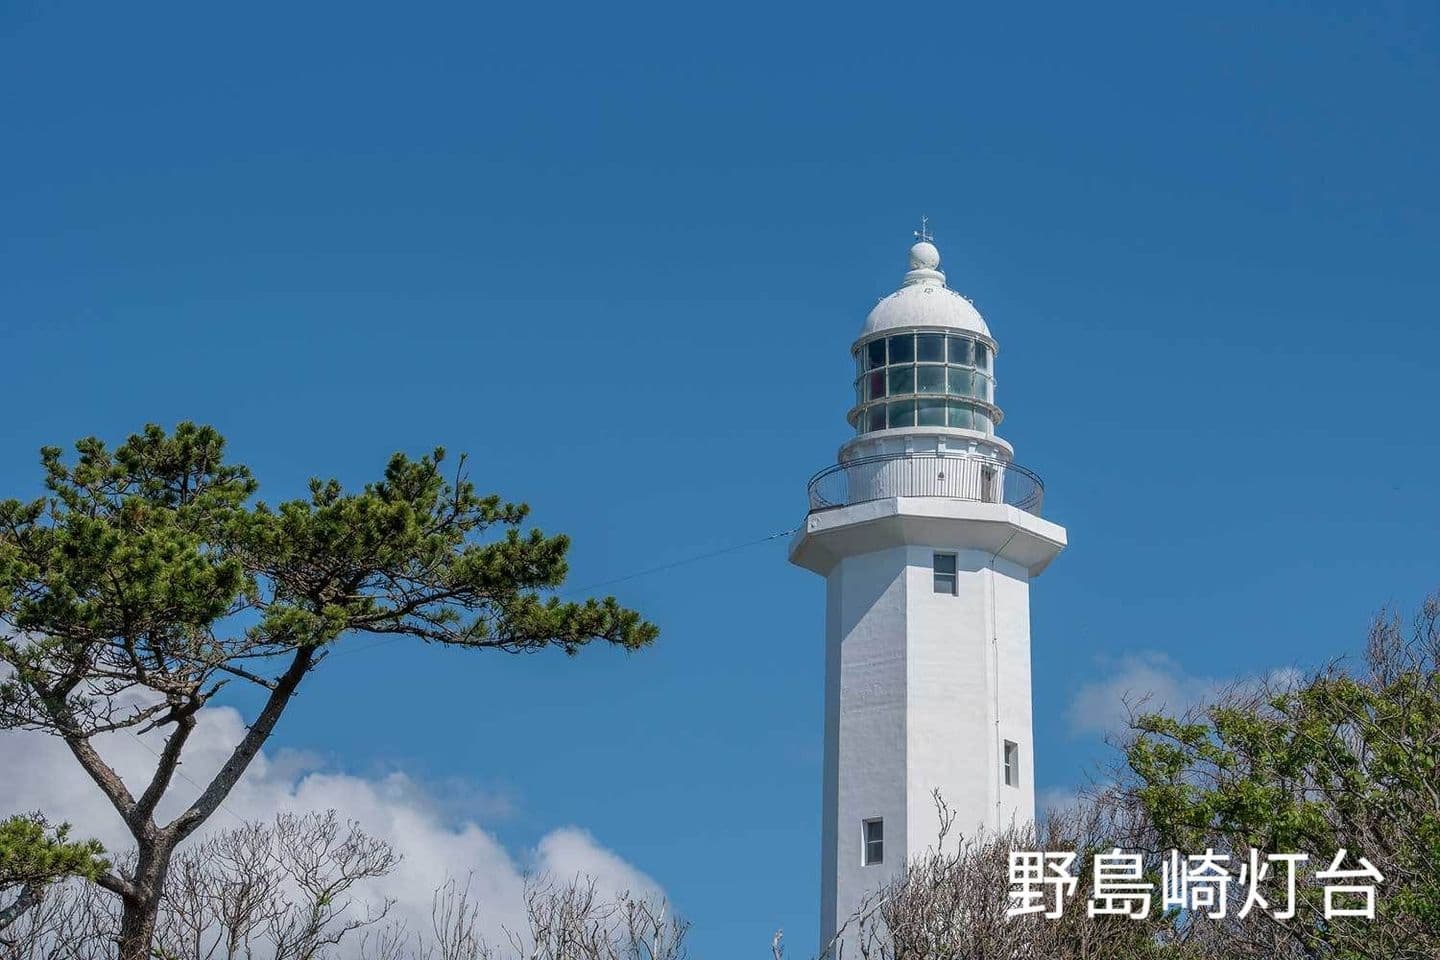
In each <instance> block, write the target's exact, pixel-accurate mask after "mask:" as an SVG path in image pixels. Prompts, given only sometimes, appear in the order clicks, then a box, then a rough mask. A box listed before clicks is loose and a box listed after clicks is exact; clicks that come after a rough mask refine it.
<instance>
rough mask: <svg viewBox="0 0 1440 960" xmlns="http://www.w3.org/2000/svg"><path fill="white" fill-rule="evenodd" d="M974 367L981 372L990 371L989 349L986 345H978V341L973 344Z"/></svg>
mask: <svg viewBox="0 0 1440 960" xmlns="http://www.w3.org/2000/svg"><path fill="white" fill-rule="evenodd" d="M975 366H977V367H979V368H980V369H981V370H989V369H990V347H989V345H988V344H984V343H980V342H979V341H976V343H975Z"/></svg>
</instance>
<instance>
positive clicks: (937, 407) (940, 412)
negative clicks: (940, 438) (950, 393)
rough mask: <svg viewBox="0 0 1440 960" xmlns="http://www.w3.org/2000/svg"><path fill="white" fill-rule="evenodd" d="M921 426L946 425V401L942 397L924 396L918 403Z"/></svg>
mask: <svg viewBox="0 0 1440 960" xmlns="http://www.w3.org/2000/svg"><path fill="white" fill-rule="evenodd" d="M917 409H918V414H919V420H920V426H922V427H943V426H945V401H944V400H940V399H934V400H932V399H929V398H922V399H921V400H919V401H918V403H917Z"/></svg>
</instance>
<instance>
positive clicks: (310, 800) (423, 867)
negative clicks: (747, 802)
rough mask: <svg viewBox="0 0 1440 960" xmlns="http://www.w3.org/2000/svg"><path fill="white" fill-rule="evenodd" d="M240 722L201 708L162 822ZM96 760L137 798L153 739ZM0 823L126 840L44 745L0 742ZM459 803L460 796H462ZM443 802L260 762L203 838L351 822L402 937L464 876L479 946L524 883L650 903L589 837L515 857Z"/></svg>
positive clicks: (106, 743)
mask: <svg viewBox="0 0 1440 960" xmlns="http://www.w3.org/2000/svg"><path fill="white" fill-rule="evenodd" d="M244 730H245V727H244V722H243V720H242V718H241V716H240V714H239V713H238V712H237V711H235V710H233V709H231V708H228V707H219V708H212V709H206V710H203V711H201V713H200V714H199V724H198V726H197V728H196V730H195V733H194V734H193V736H192V738H191V741H190V744H189V746H188V748H187V750H186V753H185V761H184V763H183V764H182V765H181V767H180V770H181V773H182V774H183V776H184V777H185V779H181V780H177V781H176V783H175V785H174V788H173V790H172V795H171V796H170V797H168V798H167V801H166V803H165V804H163V805H162V807H161V810H160V813H159V819H160V820H161V821H162V822H164V821H165V820H168V819H169V818H170V817H171V816H173V815H174V814H176V813H177V812H179V811H180V810H181V809H183V807H184V805H185V804H186V803H188V802H189V801H190V800H192V799H193V798H194V797H195V796H197V795H198V793H199V788H198V787H197V786H196V784H203V783H206V782H208V780H209V778H210V777H211V776H212V775H213V774H214V773H215V771H216V770H218V769H219V767H220V765H221V764H222V763H223V762H224V760H225V758H226V757H228V756H229V753H230V748H231V746H232V745H233V744H235V743H236V742H238V741H239V739H240V738H241V736H243V734H244ZM95 742H96V745H97V747H98V748H99V750H100V752H101V753H102V755H104V756H105V757H106V759H107V760H109V761H110V763H111V764H112V766H114V767H115V769H116V771H117V772H118V773H119V774H120V776H121V777H122V778H123V779H124V780H125V782H126V784H127V785H128V786H129V787H130V788H131V790H132V792H138V791H139V789H141V787H142V786H143V784H144V783H145V782H146V780H148V778H149V775H150V773H151V772H152V771H153V769H154V765H155V752H154V751H156V750H158V749H159V748H160V746H161V743H162V740H161V737H160V735H159V734H158V733H151V734H147V735H146V736H145V737H144V738H143V739H142V738H139V737H136V736H135V735H133V734H131V733H128V732H120V733H112V734H106V735H104V736H101V737H98V738H96V741H95ZM0 771H5V775H4V776H3V777H0V814H5V813H10V812H22V811H30V810H40V811H43V812H44V813H45V814H46V816H48V817H49V818H50V819H52V820H55V821H67V822H69V823H71V824H72V825H73V826H74V828H75V832H76V833H77V834H78V835H81V836H87V837H96V838H98V839H99V840H101V841H102V842H103V843H104V844H105V845H106V847H107V848H108V849H111V850H116V851H119V850H124V849H126V848H127V847H128V846H129V834H128V832H127V831H126V829H125V827H124V824H123V823H122V822H121V820H120V818H119V816H118V815H117V814H116V813H115V812H114V810H113V808H111V806H110V804H109V803H108V801H106V800H105V799H104V798H103V797H102V796H101V794H100V791H99V789H98V788H97V787H96V786H95V785H94V784H93V783H92V782H91V781H90V780H89V778H88V777H87V776H86V775H85V774H84V772H83V771H82V770H81V769H80V767H79V766H78V765H77V764H76V762H75V760H74V759H73V758H72V757H71V755H70V753H69V751H68V750H67V749H66V748H65V746H64V744H63V743H62V742H61V741H60V740H59V739H58V738H55V737H50V736H46V735H44V734H39V733H31V732H22V731H13V730H11V731H0ZM462 795H463V794H462ZM474 797H475V798H476V800H477V806H478V807H479V808H480V809H479V811H478V812H479V815H482V816H483V815H487V814H493V813H494V811H495V809H496V806H495V804H496V802H497V801H493V800H489V799H486V798H485V797H484V795H483V794H478V793H477V794H474ZM455 806H456V804H455V802H454V800H453V799H449V798H447V799H445V800H443V801H442V800H441V799H439V798H437V797H436V796H435V795H433V794H432V793H431V792H430V791H429V790H427V789H426V788H425V787H424V786H423V785H422V784H420V783H417V782H416V781H415V780H413V779H412V778H410V777H408V776H406V775H405V774H403V773H390V774H387V775H382V776H377V777H361V776H355V775H352V774H347V773H339V772H334V771H329V770H326V769H325V767H324V765H323V764H321V763H320V761H319V760H318V759H317V758H316V756H314V755H312V754H308V753H304V752H297V751H284V750H282V751H276V752H273V753H272V752H262V753H261V754H260V755H259V756H257V757H256V758H255V761H254V763H252V764H251V766H250V769H249V770H248V771H247V772H246V774H245V776H244V777H243V778H242V779H241V781H240V782H239V783H238V784H237V785H236V787H235V790H234V791H233V792H232V793H231V794H230V797H229V798H228V799H227V800H226V802H225V807H224V809H223V810H220V811H217V812H216V813H215V815H214V816H213V817H212V818H211V819H210V821H209V823H208V824H207V825H206V827H205V828H203V830H202V834H201V835H203V832H204V831H211V830H216V829H224V828H226V827H233V826H235V825H236V823H237V822H238V820H247V819H259V820H266V819H270V818H271V817H273V816H274V815H275V814H276V813H278V812H281V811H293V812H298V813H303V812H309V811H320V810H328V809H334V810H335V811H337V812H338V813H339V815H340V816H341V817H342V818H343V819H347V820H355V821H357V822H358V823H359V824H360V825H361V826H362V827H363V828H364V829H365V830H366V831H367V832H368V833H371V834H373V835H375V836H377V837H380V838H382V839H384V840H387V841H389V842H390V843H391V844H393V845H394V847H395V848H396V849H397V850H399V851H400V852H401V853H402V854H403V855H404V860H403V861H402V862H401V864H400V865H399V867H398V868H397V869H396V870H395V872H394V873H393V874H391V875H390V876H389V877H386V878H384V879H382V880H379V881H376V882H375V883H374V885H373V886H372V887H371V888H370V889H369V890H367V891H366V893H367V894H368V895H370V896H373V897H375V898H377V899H378V898H381V897H391V898H394V900H395V901H396V906H395V910H394V913H393V914H392V915H393V916H397V917H400V918H403V919H404V920H405V921H406V923H407V925H408V926H409V928H410V929H411V930H423V931H426V932H428V931H429V929H430V908H431V894H432V892H433V891H434V890H435V888H436V887H438V886H440V885H441V884H442V883H444V882H445V881H446V879H447V878H450V877H454V878H457V879H459V880H461V881H462V882H463V881H464V880H465V878H466V877H470V892H471V894H472V896H473V897H475V898H476V899H477V900H478V901H479V902H480V904H481V905H482V910H483V913H484V928H485V930H486V932H487V935H489V936H491V937H492V938H494V939H496V940H501V939H503V936H504V935H503V933H502V926H503V927H508V928H509V929H518V925H519V921H520V920H521V918H522V916H523V893H524V883H525V876H526V875H527V873H532V874H541V875H549V876H552V877H554V878H555V879H556V880H557V881H568V880H570V879H573V878H574V877H576V876H577V875H583V876H588V877H592V878H594V880H595V881H596V885H597V887H599V889H600V890H601V891H602V892H605V893H618V892H621V891H626V890H629V891H632V892H635V893H637V894H645V895H654V896H659V895H660V894H661V891H660V889H659V886H658V885H657V884H656V883H655V881H654V880H652V879H651V878H650V877H648V876H646V875H645V874H644V873H642V872H641V871H640V870H638V869H637V868H635V867H634V866H632V865H631V864H629V863H627V862H626V861H625V860H623V859H622V858H620V857H619V856H618V855H616V854H614V853H612V852H611V851H609V850H606V849H605V848H603V847H602V846H600V844H599V843H598V842H597V841H596V840H595V838H594V837H592V836H591V835H590V834H589V833H588V832H586V831H584V830H582V829H578V828H576V827H569V826H567V827H562V828H560V829H556V830H554V831H553V832H551V833H550V834H548V835H547V836H545V837H544V838H542V839H541V840H540V842H539V844H538V845H537V847H536V848H535V849H534V850H532V851H524V852H522V853H519V854H516V853H512V852H511V851H508V850H506V849H505V847H504V846H503V845H502V844H501V843H500V842H499V841H498V840H497V839H496V838H495V836H494V835H493V834H492V833H490V832H488V831H487V830H485V829H484V828H483V827H482V826H480V825H479V824H478V823H477V822H475V816H476V813H473V812H472V813H471V814H470V817H469V818H468V819H467V818H464V817H459V816H456V815H455V814H456V810H455Z"/></svg>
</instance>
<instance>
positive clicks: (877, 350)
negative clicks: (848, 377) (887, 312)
mask: <svg viewBox="0 0 1440 960" xmlns="http://www.w3.org/2000/svg"><path fill="white" fill-rule="evenodd" d="M865 363H866V365H867V366H868V367H869V368H870V369H872V370H873V369H875V368H876V367H883V366H885V339H884V338H883V337H882V338H881V339H879V340H871V341H870V342H869V343H867V344H866V345H865Z"/></svg>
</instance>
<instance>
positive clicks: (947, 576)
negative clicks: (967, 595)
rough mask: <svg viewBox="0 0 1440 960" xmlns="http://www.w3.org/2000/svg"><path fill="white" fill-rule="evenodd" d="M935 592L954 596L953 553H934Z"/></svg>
mask: <svg viewBox="0 0 1440 960" xmlns="http://www.w3.org/2000/svg"><path fill="white" fill-rule="evenodd" d="M934 563H935V592H936V593H948V594H950V596H952V597H953V596H955V554H953V553H937V554H935V562H934Z"/></svg>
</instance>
